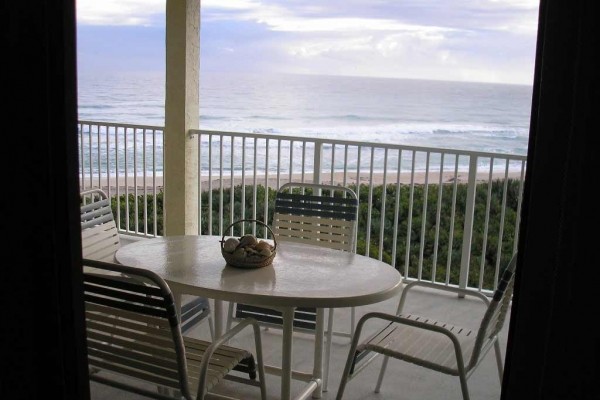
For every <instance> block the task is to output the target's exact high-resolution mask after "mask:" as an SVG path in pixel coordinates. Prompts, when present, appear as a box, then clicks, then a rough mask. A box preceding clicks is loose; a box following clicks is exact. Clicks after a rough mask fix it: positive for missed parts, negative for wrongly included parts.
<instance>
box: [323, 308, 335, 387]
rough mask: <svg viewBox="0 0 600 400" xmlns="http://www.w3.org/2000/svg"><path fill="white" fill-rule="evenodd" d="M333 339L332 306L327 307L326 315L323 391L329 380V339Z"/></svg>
mask: <svg viewBox="0 0 600 400" xmlns="http://www.w3.org/2000/svg"><path fill="white" fill-rule="evenodd" d="M332 339H333V308H330V309H329V316H328V317H327V334H326V335H325V365H324V367H323V389H322V390H323V391H324V392H326V391H327V384H328V382H329V359H330V357H331V341H332Z"/></svg>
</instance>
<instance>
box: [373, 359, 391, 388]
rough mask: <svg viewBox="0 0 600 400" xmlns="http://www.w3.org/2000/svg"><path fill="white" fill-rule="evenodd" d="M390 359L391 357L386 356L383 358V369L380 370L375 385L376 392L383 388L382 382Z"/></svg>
mask: <svg viewBox="0 0 600 400" xmlns="http://www.w3.org/2000/svg"><path fill="white" fill-rule="evenodd" d="M388 360H389V357H388V356H385V357H384V358H383V362H382V363H381V369H380V370H379V376H378V377H377V385H376V386H375V393H379V390H380V389H381V383H382V382H383V376H384V375H385V371H386V370H387V365H388Z"/></svg>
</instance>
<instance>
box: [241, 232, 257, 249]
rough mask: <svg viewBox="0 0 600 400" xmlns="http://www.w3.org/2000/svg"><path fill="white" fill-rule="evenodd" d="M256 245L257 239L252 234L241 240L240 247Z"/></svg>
mask: <svg viewBox="0 0 600 400" xmlns="http://www.w3.org/2000/svg"><path fill="white" fill-rule="evenodd" d="M256 243H257V240H256V237H255V236H254V235H252V234H247V235H244V236H242V237H241V238H240V247H246V246H254V245H255V244H256Z"/></svg>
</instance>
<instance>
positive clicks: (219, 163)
mask: <svg viewBox="0 0 600 400" xmlns="http://www.w3.org/2000/svg"><path fill="white" fill-rule="evenodd" d="M79 134H80V153H81V155H80V166H81V168H80V170H81V177H80V179H81V184H82V187H85V188H87V187H89V186H99V187H102V188H104V189H105V190H106V191H107V192H108V193H109V194H111V195H113V196H114V197H113V198H114V199H115V204H114V205H113V206H114V207H116V209H117V212H118V213H124V215H123V216H122V217H119V220H120V221H123V222H121V223H120V225H119V228H120V229H121V231H122V232H123V233H125V234H133V235H137V236H149V237H153V236H159V235H161V234H162V215H161V212H162V210H158V209H157V208H158V205H159V204H162V203H161V200H162V185H163V180H162V178H163V176H162V171H163V169H162V167H163V155H162V148H163V147H162V145H163V128H161V127H152V126H139V125H127V124H107V123H99V122H91V121H80V131H79ZM189 134H190V135H191V136H192V137H195V138H196V139H197V140H198V141H199V160H198V162H199V172H200V176H199V181H198V185H199V189H200V193H201V195H200V196H199V205H198V206H199V210H200V213H199V221H198V226H199V230H198V234H214V235H220V236H221V235H223V234H227V235H237V234H241V232H242V231H243V232H246V231H249V232H252V233H254V234H256V235H257V236H261V237H266V235H267V230H266V229H262V228H260V227H256V226H248V227H244V226H241V227H240V228H239V229H240V231H238V232H235V231H233V230H232V231H230V232H224V229H226V227H227V226H229V225H231V224H232V223H233V222H234V221H236V220H239V219H246V218H250V219H258V220H261V221H264V222H266V223H270V222H271V216H272V211H273V210H272V209H273V200H274V194H275V191H276V190H277V188H278V187H279V186H280V185H282V184H283V183H286V182H289V181H299V182H317V183H327V184H334V185H344V186H349V187H351V188H352V189H353V190H355V191H356V192H357V195H358V198H359V221H358V233H357V243H358V245H357V252H359V253H361V254H364V255H367V256H370V257H373V258H378V259H380V260H383V261H385V262H388V263H389V264H391V265H392V266H394V267H395V268H397V269H398V270H399V271H400V272H401V273H402V274H403V276H405V277H406V278H407V279H408V280H413V279H420V280H427V281H431V282H434V283H438V284H442V285H456V286H460V287H471V288H476V289H479V290H481V291H485V292H491V291H493V290H494V289H495V287H496V284H497V280H498V276H499V275H500V272H501V271H500V266H501V265H506V264H507V259H509V258H510V257H511V255H512V254H513V253H514V252H515V251H516V246H517V242H518V231H519V215H520V210H521V203H522V190H523V181H524V176H525V168H526V157H525V156H519V155H512V154H500V153H483V152H473V151H462V150H452V149H441V148H427V147H416V146H403V145H395V144H384V143H369V142H359V141H348V140H330V139H326V138H314V137H303V136H282V135H269V134H256V133H239V132H220V131H207V130H192V131H190V132H189ZM125 196H128V198H129V199H130V200H129V201H125V200H124V199H125ZM242 225H243V224H242ZM257 229H258V231H257Z"/></svg>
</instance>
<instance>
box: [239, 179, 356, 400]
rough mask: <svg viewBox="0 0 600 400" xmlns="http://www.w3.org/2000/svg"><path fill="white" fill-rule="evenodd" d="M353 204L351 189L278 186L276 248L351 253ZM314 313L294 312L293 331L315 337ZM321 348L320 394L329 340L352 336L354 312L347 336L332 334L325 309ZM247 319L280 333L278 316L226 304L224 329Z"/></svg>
mask: <svg viewBox="0 0 600 400" xmlns="http://www.w3.org/2000/svg"><path fill="white" fill-rule="evenodd" d="M357 214H358V201H357V198H356V194H355V193H354V191H353V190H351V189H349V188H347V187H343V186H333V185H323V184H312V183H296V182H290V183H286V184H284V185H282V186H281V187H280V189H279V190H278V192H277V195H276V199H275V213H274V215H273V223H272V230H273V234H274V236H275V238H276V240H277V243H279V244H281V243H284V242H286V241H287V242H297V243H307V244H311V245H317V246H324V247H328V248H333V249H338V250H340V251H350V252H354V251H355V240H356V223H357ZM316 313H317V310H316V309H314V308H298V309H296V311H295V315H294V330H295V331H298V332H310V333H314V332H315V329H316ZM328 314H329V315H328V321H327V329H326V343H325V355H324V360H325V366H324V368H323V390H324V391H327V382H328V377H329V359H330V353H331V341H332V335H341V336H345V337H352V334H353V332H354V325H355V310H354V308H352V309H351V325H350V329H349V330H348V331H345V332H344V331H334V330H333V309H330V310H329V313H328ZM248 317H252V318H255V319H256V320H257V321H259V323H260V324H261V325H264V326H271V327H276V328H281V326H282V324H283V319H282V315H281V313H280V312H278V311H275V310H271V309H268V308H263V307H256V306H250V305H247V304H235V303H230V305H229V316H228V322H227V326H228V327H230V326H231V323H232V321H233V320H239V319H242V318H248Z"/></svg>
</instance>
